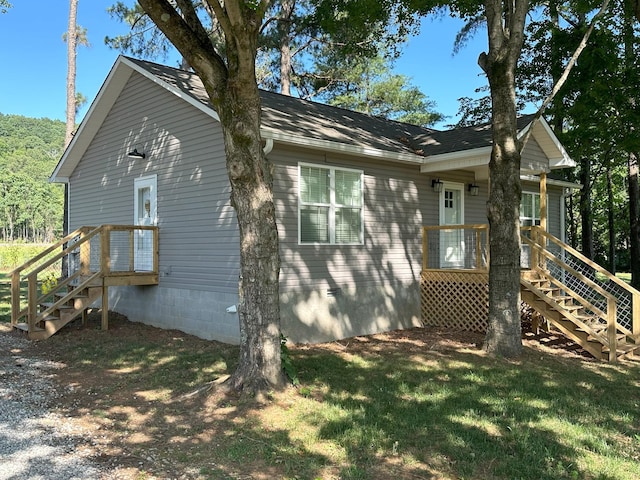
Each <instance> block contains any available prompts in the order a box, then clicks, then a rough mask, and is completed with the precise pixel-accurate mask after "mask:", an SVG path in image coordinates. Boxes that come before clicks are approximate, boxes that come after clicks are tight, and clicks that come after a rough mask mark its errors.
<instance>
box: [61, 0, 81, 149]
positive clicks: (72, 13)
mask: <svg viewBox="0 0 640 480" xmlns="http://www.w3.org/2000/svg"><path fill="white" fill-rule="evenodd" d="M77 12H78V0H69V26H68V28H67V112H66V125H65V126H66V128H65V135H64V146H65V147H66V146H68V145H69V143H71V139H72V138H73V130H74V129H75V127H76V49H77V46H78V30H77V21H76V18H77Z"/></svg>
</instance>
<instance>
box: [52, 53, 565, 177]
mask: <svg viewBox="0 0 640 480" xmlns="http://www.w3.org/2000/svg"><path fill="white" fill-rule="evenodd" d="M134 72H137V73H139V74H140V75H143V76H144V77H145V78H147V79H148V80H149V81H152V82H154V83H156V84H158V85H160V86H162V87H163V88H164V89H166V90H167V91H169V92H171V93H172V94H174V95H176V96H178V97H179V98H181V99H183V100H184V101H186V102H188V103H190V104H191V105H193V106H194V107H195V108H198V109H199V110H201V111H203V112H204V113H206V114H207V115H209V116H211V117H212V118H214V119H215V120H216V121H219V117H218V115H217V113H216V112H215V110H214V109H213V106H212V105H211V103H210V102H209V97H208V95H207V93H206V91H205V89H204V86H203V84H202V82H201V80H200V78H199V77H198V76H197V75H196V74H195V73H193V72H189V71H185V70H179V69H176V68H172V67H167V66H164V65H160V64H157V63H152V62H147V61H144V60H137V59H133V58H129V57H125V56H120V57H118V59H117V60H116V63H115V64H114V66H113V67H112V69H111V71H110V72H109V75H108V76H107V79H106V80H105V82H104V83H103V85H102V87H101V89H100V91H99V92H98V95H97V96H96V99H95V100H94V102H93V103H92V105H91V107H90V108H89V111H88V112H87V114H86V116H85V118H84V120H83V121H82V123H81V124H80V127H79V129H78V131H77V133H76V135H75V136H74V138H73V140H72V141H71V144H70V145H69V147H68V148H67V150H66V151H65V152H64V154H63V156H62V158H61V159H60V162H59V163H58V165H57V167H56V168H55V170H54V172H53V174H52V176H51V179H52V180H53V181H66V180H67V179H68V177H69V176H70V175H71V173H72V172H73V170H74V169H75V167H76V166H77V164H78V162H79V161H80V159H81V158H82V156H83V154H84V153H85V151H86V149H87V148H88V146H89V145H90V143H91V141H92V139H93V137H94V136H95V134H96V133H97V132H98V130H99V128H100V126H101V125H102V123H103V122H104V119H105V118H106V116H107V115H108V113H109V111H110V110H111V108H112V107H113V104H114V102H115V101H116V99H117V98H118V96H119V95H120V94H121V92H122V90H123V88H124V87H125V85H126V83H127V81H128V79H129V78H130V76H131V75H132V74H133V73H134ZM260 95H261V100H262V119H261V121H262V127H261V133H262V136H263V138H265V139H266V140H271V141H276V142H279V143H284V144H290V145H297V146H301V147H308V148H313V149H321V150H323V151H334V152H341V153H346V154H352V155H358V156H364V157H369V158H377V159H382V160H387V161H394V162H403V163H413V164H416V165H420V166H421V171H423V172H439V171H444V170H452V169H458V168H472V169H474V168H478V167H480V166H483V165H484V166H486V165H487V164H488V161H489V153H490V151H491V145H492V129H491V125H490V124H485V125H479V126H474V127H467V128H457V129H452V130H446V131H438V130H434V129H429V128H423V127H419V126H415V125H410V124H406V123H401V122H396V121H393V120H387V119H383V118H380V117H374V116H370V115H366V114H363V113H358V112H354V111H350V110H346V109H342V108H337V107H332V106H329V105H325V104H320V103H316V102H311V101H307V100H302V99H299V98H294V97H287V96H284V95H280V94H277V93H272V92H266V91H261V92H260ZM530 121H531V117H522V118H521V119H520V120H519V128H520V129H521V132H523V131H524V129H525V128H526V127H527V124H529V123H530ZM532 137H533V138H535V139H536V141H537V143H538V144H539V145H540V146H541V148H542V149H543V151H544V153H545V155H546V156H547V158H549V165H550V168H562V167H567V166H573V165H575V164H574V163H573V161H572V160H571V159H570V158H569V156H568V155H567V153H566V151H565V150H564V148H562V145H561V144H560V142H559V141H558V139H557V138H556V137H555V135H554V134H553V132H552V131H551V129H550V128H549V125H548V124H547V123H546V121H544V119H541V121H540V122H537V123H536V125H535V126H534V130H533V132H532Z"/></svg>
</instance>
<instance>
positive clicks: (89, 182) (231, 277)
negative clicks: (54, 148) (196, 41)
mask: <svg viewBox="0 0 640 480" xmlns="http://www.w3.org/2000/svg"><path fill="white" fill-rule="evenodd" d="M133 148H137V149H138V150H139V151H144V152H145V153H146V154H147V157H146V158H145V159H130V158H128V157H127V156H126V153H127V152H128V151H130V150H131V149H133ZM153 174H155V175H157V186H158V187H157V195H158V207H157V208H158V227H159V229H160V271H161V272H163V271H165V272H166V271H169V270H170V273H169V274H168V275H161V278H160V285H161V286H162V287H166V288H181V289H192V290H205V291H216V292H227V293H237V290H238V273H239V247H238V231H237V223H236V217H235V213H234V211H233V209H232V208H231V206H230V201H229V195H230V186H229V181H228V177H227V172H226V166H225V155H224V145H223V140H222V134H221V130H220V126H219V124H218V123H217V122H216V121H215V120H213V119H212V118H210V117H208V116H207V115H205V114H204V113H202V112H200V111H199V110H197V109H195V108H193V107H192V106H191V105H189V104H188V103H187V102H184V101H183V100H181V99H180V98H178V97H176V96H175V95H172V94H171V93H169V92H167V91H166V90H165V89H163V88H162V87H160V86H158V85H155V84H152V83H150V82H149V81H148V80H146V79H144V78H143V77H141V76H140V75H138V74H136V73H134V74H133V76H132V77H131V79H130V80H129V82H128V84H127V86H126V87H125V89H124V90H123V92H122V94H121V95H120V97H119V98H118V100H117V101H116V103H115V104H114V106H113V108H112V110H111V112H110V113H109V115H108V116H107V118H106V119H105V121H104V123H103V125H102V127H101V128H100V130H99V132H98V134H97V135H96V136H95V138H94V139H93V142H92V143H91V145H90V147H89V149H88V150H87V152H86V154H85V155H84V157H83V159H82V160H81V161H80V163H79V164H78V166H77V168H76V169H75V171H74V173H73V176H72V177H71V188H70V192H71V201H70V205H71V206H70V221H71V225H72V228H77V227H79V226H81V225H100V224H106V223H115V224H131V223H133V221H134V218H133V195H134V179H135V178H139V177H144V176H148V175H153Z"/></svg>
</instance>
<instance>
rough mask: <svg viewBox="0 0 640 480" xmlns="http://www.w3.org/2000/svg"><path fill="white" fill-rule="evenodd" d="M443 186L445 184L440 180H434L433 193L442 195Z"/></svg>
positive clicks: (432, 182)
mask: <svg viewBox="0 0 640 480" xmlns="http://www.w3.org/2000/svg"><path fill="white" fill-rule="evenodd" d="M443 185H444V183H442V181H441V180H440V179H439V178H434V179H433V180H431V188H433V191H434V192H436V193H440V192H441V191H442V186H443Z"/></svg>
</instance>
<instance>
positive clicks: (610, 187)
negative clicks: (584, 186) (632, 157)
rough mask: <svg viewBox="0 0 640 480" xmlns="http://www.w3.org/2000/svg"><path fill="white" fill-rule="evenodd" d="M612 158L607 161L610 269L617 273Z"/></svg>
mask: <svg viewBox="0 0 640 480" xmlns="http://www.w3.org/2000/svg"><path fill="white" fill-rule="evenodd" d="M611 168H612V162H611V159H608V161H607V223H608V224H609V271H610V272H611V273H613V274H615V273H616V223H615V212H614V202H613V180H612V178H611V175H612V174H611Z"/></svg>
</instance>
